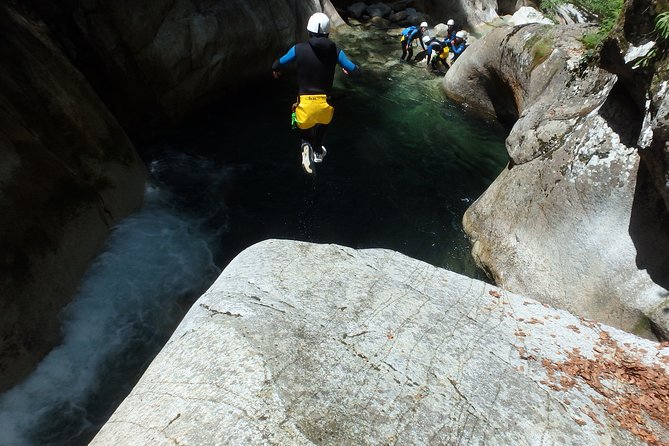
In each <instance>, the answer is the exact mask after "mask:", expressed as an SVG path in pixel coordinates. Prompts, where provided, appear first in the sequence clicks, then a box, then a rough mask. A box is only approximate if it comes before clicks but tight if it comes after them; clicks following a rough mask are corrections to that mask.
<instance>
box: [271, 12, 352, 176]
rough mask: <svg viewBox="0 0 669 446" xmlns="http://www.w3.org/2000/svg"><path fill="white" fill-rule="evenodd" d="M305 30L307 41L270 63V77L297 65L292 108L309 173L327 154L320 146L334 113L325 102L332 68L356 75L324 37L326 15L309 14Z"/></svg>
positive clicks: (332, 78)
mask: <svg viewBox="0 0 669 446" xmlns="http://www.w3.org/2000/svg"><path fill="white" fill-rule="evenodd" d="M307 31H309V40H308V41H307V42H303V43H298V44H296V45H294V46H293V47H292V48H290V49H289V50H288V52H287V53H286V54H284V55H283V56H282V57H281V58H279V59H277V60H276V61H274V64H272V75H273V76H274V78H275V79H278V78H279V76H281V67H283V66H284V65H286V64H288V63H290V62H293V61H295V62H296V64H297V82H298V87H299V88H298V91H299V97H298V100H297V103H296V104H294V105H293V111H294V114H293V116H294V120H295V121H296V124H297V127H298V128H299V129H300V133H301V136H302V142H301V144H300V150H301V152H302V167H303V168H304V170H305V172H307V173H309V174H311V173H313V171H314V170H313V163H320V162H322V161H323V158H324V157H325V155H326V153H327V151H326V150H325V147H324V146H323V145H322V144H323V137H324V136H325V130H326V129H327V126H328V124H330V121H332V115H333V114H334V108H333V107H332V105H330V103H329V102H328V99H329V94H330V90H331V89H332V82H333V80H334V71H335V66H336V65H337V63H338V64H339V65H341V67H342V69H343V71H344V73H345V74H346V75H349V74H354V73H358V70H359V67H358V66H357V65H355V64H354V63H353V62H351V61H350V60H349V59H348V57H346V54H345V53H344V51H342V50H340V49H338V48H337V46H336V45H335V43H334V42H333V41H332V40H330V39H329V38H328V35H329V32H330V19H329V18H328V16H326V15H325V14H323V13H322V12H317V13H315V14H314V15H312V16H311V17H310V18H309V22H308V23H307Z"/></svg>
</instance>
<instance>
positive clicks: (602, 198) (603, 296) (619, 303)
mask: <svg viewBox="0 0 669 446" xmlns="http://www.w3.org/2000/svg"><path fill="white" fill-rule="evenodd" d="M589 30H590V28H588V27H587V26H582V25H573V26H563V27H555V26H549V25H538V24H533V25H526V26H519V27H515V28H508V27H506V28H498V29H496V30H494V31H492V32H491V33H490V34H488V35H487V36H485V37H484V38H483V39H481V40H479V41H477V42H475V43H474V44H473V45H472V46H471V47H470V48H469V49H467V51H465V53H464V54H463V56H462V57H461V58H460V59H458V61H457V62H456V63H455V64H454V66H453V68H451V70H449V72H448V73H447V75H446V76H445V78H444V83H443V85H444V89H445V91H446V92H447V94H448V95H449V96H451V97H452V98H454V99H456V100H458V101H463V102H465V103H467V104H469V105H470V106H471V107H472V108H474V109H477V110H480V111H483V112H484V113H487V114H492V115H494V116H496V117H497V118H498V119H499V120H500V121H501V122H503V123H505V124H506V125H507V126H508V127H510V128H511V131H510V134H509V136H508V138H507V141H506V147H507V151H508V154H509V157H510V163H509V166H508V169H505V170H504V171H503V172H502V173H501V174H500V175H499V177H498V178H497V179H496V180H495V181H494V182H493V184H492V185H491V186H490V188H489V189H488V190H487V191H486V192H485V193H484V194H483V195H482V196H481V197H480V198H479V199H478V200H477V201H476V202H475V203H474V204H473V205H472V206H471V207H470V208H469V209H468V211H467V212H466V214H465V216H464V226H465V230H466V231H467V233H468V234H469V235H470V237H471V238H472V241H473V243H474V246H473V254H474V256H475V258H476V260H477V262H478V263H479V264H480V265H481V266H482V267H483V268H485V269H486V270H487V271H488V272H489V273H490V275H491V277H492V278H493V279H494V280H495V283H497V284H498V285H500V286H502V287H504V288H506V289H509V290H511V291H513V292H517V293H522V294H524V295H527V296H532V297H534V298H536V299H539V300H541V301H542V302H547V303H550V304H551V305H555V306H558V307H561V308H566V309H568V310H570V311H572V312H574V313H576V314H579V315H583V316H586V317H589V318H592V319H596V320H599V321H604V322H606V323H608V324H611V325H614V326H616V327H619V328H622V329H624V330H626V331H631V332H635V333H638V334H641V335H644V336H653V334H652V333H651V330H650V328H651V326H652V328H653V329H654V331H655V334H657V335H659V336H660V337H662V338H666V337H667V336H669V318H668V317H669V305H668V304H669V302H668V301H667V298H668V296H669V292H668V291H667V289H668V288H669V280H668V279H669V257H667V255H666V252H667V250H668V249H669V231H668V229H667V228H668V226H667V224H666V223H665V222H666V221H667V217H666V215H667V214H666V208H665V207H664V203H663V200H662V198H661V194H660V193H659V191H658V188H656V187H654V185H653V181H652V179H651V177H650V176H649V168H648V164H644V163H641V154H640V151H639V147H638V139H639V136H640V131H641V128H642V122H644V100H643V94H641V95H640V96H639V94H638V93H636V92H635V91H636V90H638V88H636V87H635V86H634V85H632V84H631V83H630V82H629V81H628V80H627V79H625V78H624V77H622V76H620V75H616V74H614V73H613V72H611V70H604V69H602V68H600V67H598V66H595V65H593V64H588V63H587V62H586V61H585V59H583V56H584V53H585V49H584V48H583V46H582V44H581V41H580V39H581V36H582V35H583V34H584V33H586V32H588V31H589ZM621 59H622V58H621ZM635 88H636V90H635ZM641 91H642V92H643V90H641ZM651 96H653V95H651ZM658 116H659V115H658ZM647 121H648V122H652V120H651V119H647ZM660 121H661V120H660ZM659 125H661V122H660V123H659V124H658V126H659ZM648 134H649V135H651V140H652V141H654V142H652V143H651V142H649V143H648V146H649V147H651V146H654V147H656V148H657V152H655V153H661V149H660V148H664V147H666V146H665V144H666V140H664V141H662V140H661V139H660V138H661V135H662V134H663V133H662V131H660V130H658V132H657V133H655V137H654V139H653V137H652V135H653V130H652V129H649V130H648ZM660 164H661V163H658V165H660ZM649 321H650V322H649Z"/></svg>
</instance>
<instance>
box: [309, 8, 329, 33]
mask: <svg viewBox="0 0 669 446" xmlns="http://www.w3.org/2000/svg"><path fill="white" fill-rule="evenodd" d="M307 31H309V32H312V33H314V34H328V33H329V32H330V19H329V18H328V16H326V15H325V14H323V13H322V12H317V13H316V14H314V15H312V16H311V17H309V23H307Z"/></svg>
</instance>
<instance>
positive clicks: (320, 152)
mask: <svg viewBox="0 0 669 446" xmlns="http://www.w3.org/2000/svg"><path fill="white" fill-rule="evenodd" d="M327 128H328V126H327V125H326V124H316V125H315V126H313V127H312V130H313V132H312V135H313V136H312V141H313V144H312V147H313V149H314V161H315V162H317V163H320V162H321V161H323V157H325V154H326V153H327V150H326V149H325V146H323V139H324V138H325V131H326V130H327Z"/></svg>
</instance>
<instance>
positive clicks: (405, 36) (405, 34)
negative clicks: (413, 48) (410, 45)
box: [401, 26, 418, 42]
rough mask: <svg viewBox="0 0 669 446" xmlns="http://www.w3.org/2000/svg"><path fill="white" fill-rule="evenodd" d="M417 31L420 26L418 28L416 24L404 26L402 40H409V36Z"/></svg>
mask: <svg viewBox="0 0 669 446" xmlns="http://www.w3.org/2000/svg"><path fill="white" fill-rule="evenodd" d="M416 31H418V28H416V27H415V26H410V27H408V28H404V29H403V30H402V39H401V40H402V42H404V41H405V40H407V39H408V38H409V36H412V35H413V34H414V33H415V32H416Z"/></svg>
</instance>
